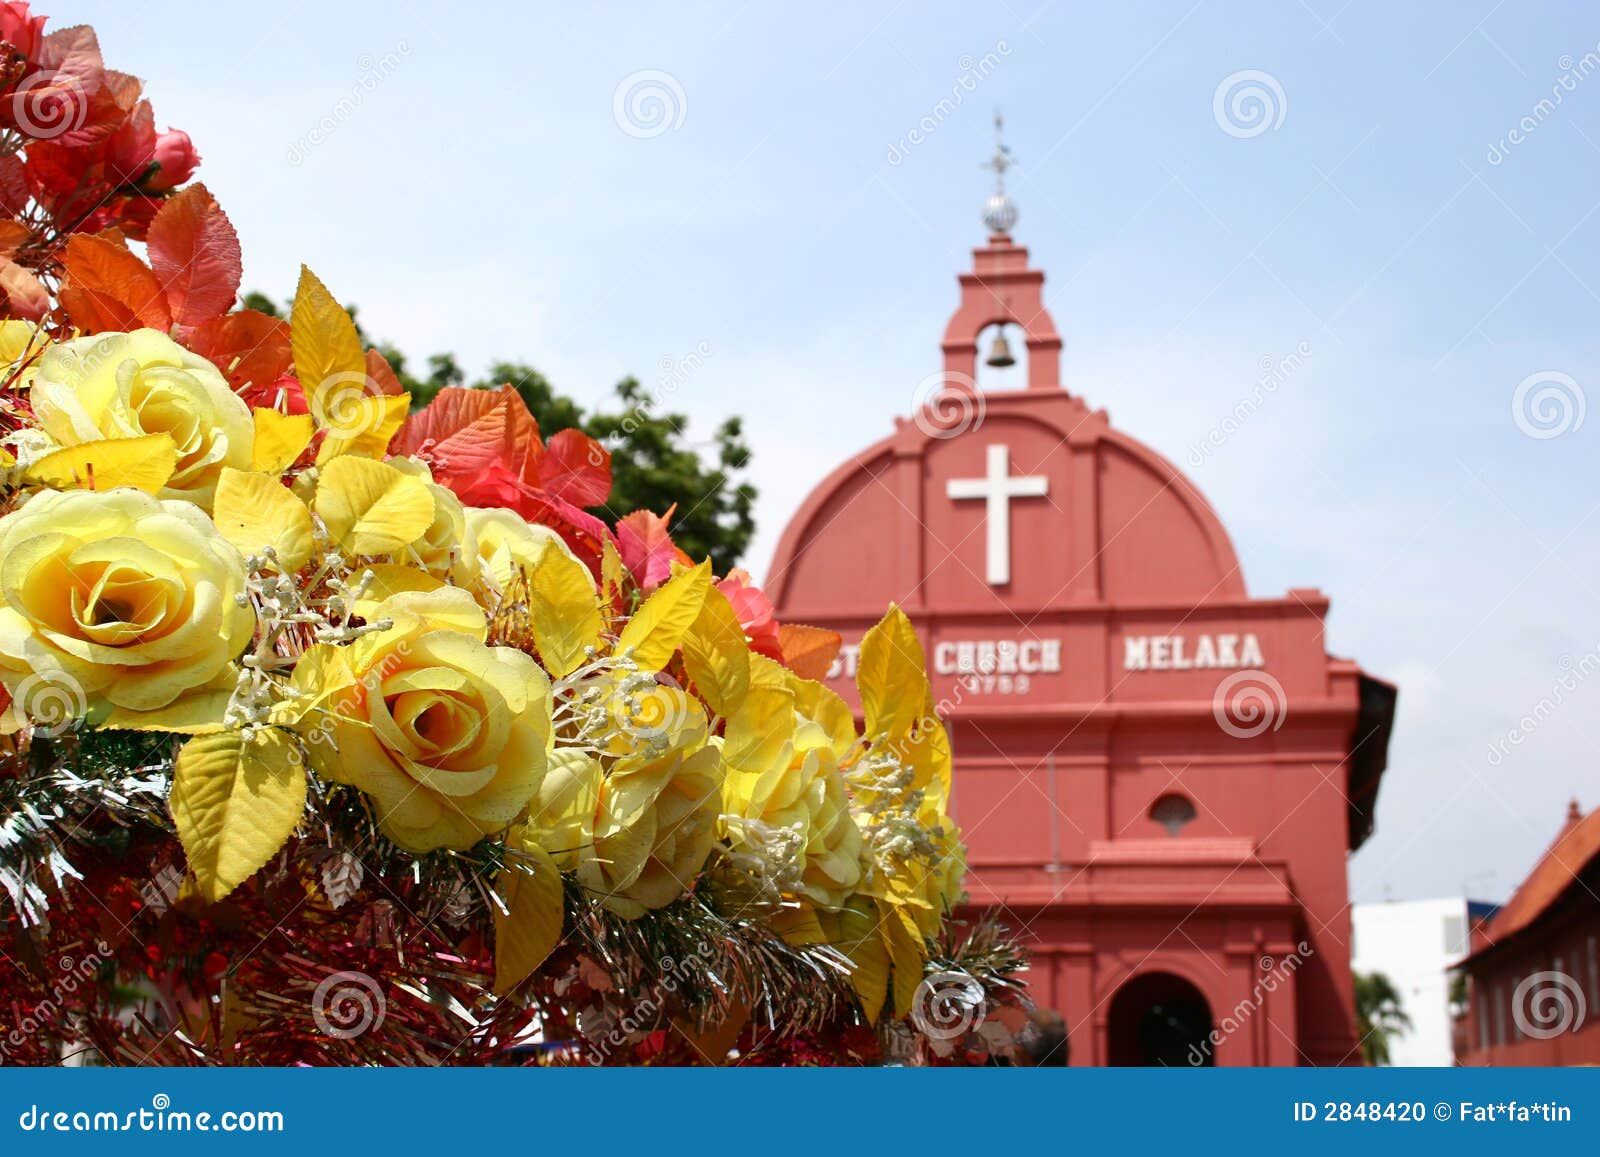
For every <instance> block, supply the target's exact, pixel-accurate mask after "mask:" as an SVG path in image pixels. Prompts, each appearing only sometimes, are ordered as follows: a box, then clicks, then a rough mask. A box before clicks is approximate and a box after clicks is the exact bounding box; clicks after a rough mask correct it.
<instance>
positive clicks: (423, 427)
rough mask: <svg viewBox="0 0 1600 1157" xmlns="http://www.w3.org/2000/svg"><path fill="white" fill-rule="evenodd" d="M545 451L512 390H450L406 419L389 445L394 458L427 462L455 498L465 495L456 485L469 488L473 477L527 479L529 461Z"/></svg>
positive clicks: (536, 423) (519, 397)
mask: <svg viewBox="0 0 1600 1157" xmlns="http://www.w3.org/2000/svg"><path fill="white" fill-rule="evenodd" d="M542 452H543V446H542V444H541V443H540V441H539V423H538V422H536V421H534V419H533V415H532V414H530V413H528V407H527V405H526V404H525V403H524V402H523V400H522V398H521V396H520V395H518V393H517V391H516V390H514V389H512V388H511V387H510V386H501V387H500V388H499V389H497V390H472V389H465V388H463V387H461V386H446V387H445V388H444V389H442V390H440V391H439V393H438V395H437V396H436V397H435V398H434V399H433V401H431V402H429V403H428V405H427V406H426V407H424V408H423V409H421V410H419V411H417V412H416V413H415V414H412V415H411V416H410V417H409V418H407V419H406V423H405V425H403V426H401V427H400V432H399V433H397V434H396V435H395V436H394V440H393V441H392V442H391V443H390V444H389V453H391V454H396V455H402V454H416V455H418V456H420V457H422V458H424V459H425V460H426V461H427V462H428V463H429V465H430V466H432V467H433V471H434V475H435V477H436V478H438V479H439V481H441V482H442V483H444V485H446V486H449V487H450V488H451V489H452V490H455V491H456V493H457V494H460V493H461V491H460V489H458V488H457V486H456V482H458V481H459V482H461V483H470V482H471V481H472V480H473V477H474V476H475V475H478V474H487V473H490V472H494V471H495V468H496V467H498V468H499V471H498V472H499V473H501V474H505V475H508V476H509V477H510V478H512V479H516V478H521V477H524V476H525V475H524V471H523V466H524V464H525V463H526V461H527V459H528V457H529V456H530V455H537V454H540V453H542ZM447 479H448V481H447ZM463 501H465V498H463Z"/></svg>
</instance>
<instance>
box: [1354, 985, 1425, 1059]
mask: <svg viewBox="0 0 1600 1157" xmlns="http://www.w3.org/2000/svg"><path fill="white" fill-rule="evenodd" d="M1355 980H1356V1027H1357V1029H1359V1030H1360V1033H1361V1056H1362V1059H1363V1060H1365V1061H1366V1062H1367V1064H1369V1065H1386V1064H1388V1063H1389V1041H1390V1040H1391V1039H1393V1038H1394V1037H1398V1036H1403V1035H1404V1034H1405V1033H1407V1032H1409V1031H1410V1029H1411V1017H1409V1016H1408V1015H1406V1010H1405V1006H1404V1004H1403V1003H1402V1001H1401V1000H1400V993H1399V991H1398V990H1397V989H1396V988H1395V986H1394V982H1393V981H1391V980H1390V979H1389V978H1388V977H1387V976H1385V975H1384V974H1383V973H1381V972H1358V973H1356V976H1355Z"/></svg>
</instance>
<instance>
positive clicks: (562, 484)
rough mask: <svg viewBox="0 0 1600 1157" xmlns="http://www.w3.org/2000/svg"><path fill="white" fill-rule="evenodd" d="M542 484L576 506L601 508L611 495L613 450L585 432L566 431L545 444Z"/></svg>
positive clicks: (540, 477)
mask: <svg viewBox="0 0 1600 1157" xmlns="http://www.w3.org/2000/svg"><path fill="white" fill-rule="evenodd" d="M539 484H540V486H542V487H543V488H544V489H545V490H548V491H549V492H550V493H551V494H554V495H555V496H556V497H557V498H562V499H565V500H566V501H568V502H570V503H572V504H573V505H574V506H599V505H600V504H601V503H603V502H605V500H606V498H607V497H608V496H609V495H610V494H611V451H609V450H607V449H606V448H605V447H604V446H602V445H601V444H600V443H599V442H596V441H595V440H594V439H593V438H591V437H589V435H587V434H585V433H584V432H583V431H582V430H562V431H560V432H559V433H557V434H556V435H555V436H554V437H552V438H551V439H550V441H549V442H547V443H546V444H545V448H544V455H543V456H542V457H541V458H540V459H539Z"/></svg>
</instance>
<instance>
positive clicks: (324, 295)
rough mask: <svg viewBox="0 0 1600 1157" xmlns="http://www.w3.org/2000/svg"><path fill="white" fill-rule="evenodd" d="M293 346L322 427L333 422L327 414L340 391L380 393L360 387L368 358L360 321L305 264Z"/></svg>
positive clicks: (291, 330)
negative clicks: (358, 325)
mask: <svg viewBox="0 0 1600 1157" xmlns="http://www.w3.org/2000/svg"><path fill="white" fill-rule="evenodd" d="M289 345H290V348H291V349H292V350H293V351H294V372H295V376H296V377H298V378H299V379H300V385H301V387H302V388H303V389H304V390H305V394H306V403H307V405H308V406H309V408H310V410H311V413H312V414H313V415H314V416H316V417H317V421H318V424H319V425H326V424H327V421H326V418H325V417H324V416H325V415H326V414H328V413H329V411H330V409H331V408H332V407H331V405H330V402H331V401H332V400H333V398H332V395H333V394H334V393H335V392H336V391H348V390H350V389H351V387H352V386H355V388H356V389H357V390H360V391H361V392H371V393H378V392H380V391H378V390H376V389H374V390H371V391H366V390H365V389H364V387H363V386H361V385H358V383H363V382H365V381H366V378H367V357H366V354H365V353H364V352H363V351H362V349H361V335H360V334H359V333H357V332H356V323H355V322H353V321H352V320H350V315H349V314H348V313H346V312H345V311H344V309H343V308H342V307H341V306H340V305H339V303H338V302H337V301H335V300H334V299H333V294H331V293H329V292H328V287H327V286H325V285H323V284H322V282H321V281H319V280H318V279H317V275H316V274H315V273H312V272H311V270H309V269H307V268H306V267H305V266H304V265H302V266H301V267H300V284H299V286H297V287H296V289H295V291H294V308H293V309H292V310H291V311H290V313H289Z"/></svg>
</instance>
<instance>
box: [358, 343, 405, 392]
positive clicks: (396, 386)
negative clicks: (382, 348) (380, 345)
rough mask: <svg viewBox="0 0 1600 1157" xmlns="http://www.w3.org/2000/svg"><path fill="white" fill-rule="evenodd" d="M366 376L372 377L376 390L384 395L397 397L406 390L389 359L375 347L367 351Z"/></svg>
mask: <svg viewBox="0 0 1600 1157" xmlns="http://www.w3.org/2000/svg"><path fill="white" fill-rule="evenodd" d="M367 377H369V378H371V379H372V381H373V384H374V385H376V386H377V387H378V392H379V393H381V394H383V395H384V396H385V397H390V398H397V397H399V396H400V395H401V394H403V393H405V392H406V388H405V386H404V385H403V384H402V383H401V381H400V379H399V377H397V376H396V375H395V372H394V368H393V367H392V366H390V365H389V359H388V358H386V357H384V356H383V355H382V354H380V353H379V352H378V351H377V350H375V349H369V350H368V351H367Z"/></svg>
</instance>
